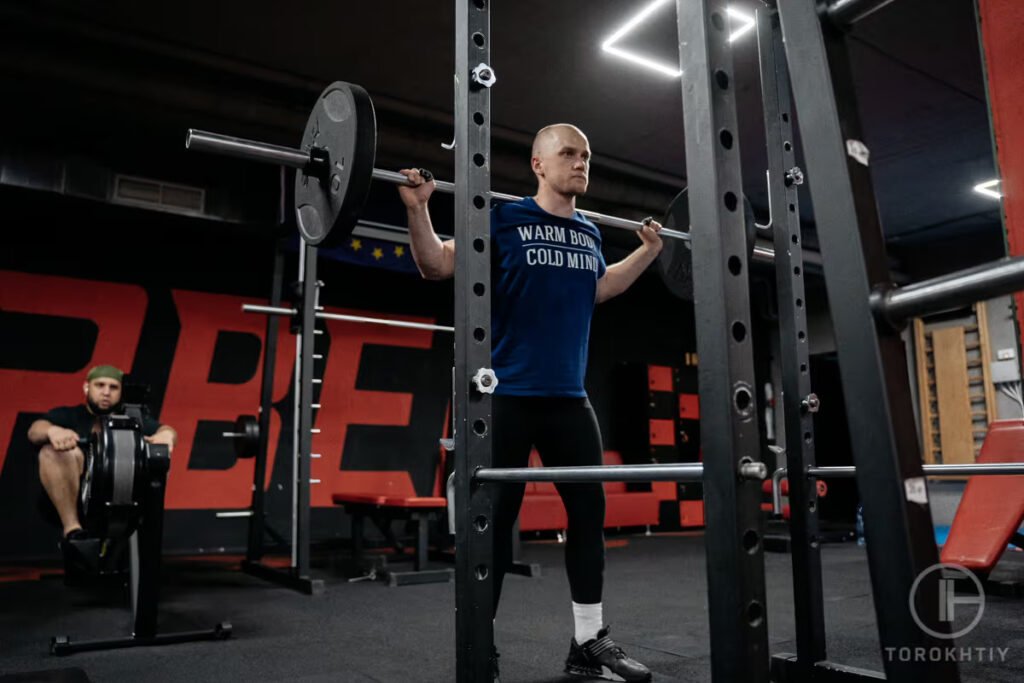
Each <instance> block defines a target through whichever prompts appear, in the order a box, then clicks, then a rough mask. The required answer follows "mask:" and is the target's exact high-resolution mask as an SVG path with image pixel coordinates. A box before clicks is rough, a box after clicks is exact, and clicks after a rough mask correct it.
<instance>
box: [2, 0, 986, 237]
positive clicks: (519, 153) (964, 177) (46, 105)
mask: <svg viewBox="0 0 1024 683" xmlns="http://www.w3.org/2000/svg"><path fill="white" fill-rule="evenodd" d="M649 3H650V0H586V1H584V0H574V1H572V2H570V1H568V0H559V1H554V0H495V1H494V2H492V5H491V17H492V44H491V49H492V59H493V63H492V66H493V67H494V69H495V72H496V74H497V77H498V81H497V84H496V85H495V87H494V88H493V89H492V123H493V128H492V146H493V165H492V186H493V188H494V189H495V190H498V191H507V192H512V193H519V194H525V193H529V192H530V190H531V183H530V180H531V178H530V174H529V168H528V163H527V154H528V152H527V149H528V147H527V145H528V144H529V141H530V139H531V135H532V132H533V131H534V130H536V129H537V128H538V127H540V126H542V125H545V124H548V123H552V122H556V121H570V122H574V123H576V124H578V125H579V126H580V127H581V128H583V129H584V130H585V131H586V132H587V134H588V135H589V137H590V141H591V145H592V147H593V149H594V153H595V161H594V166H593V170H592V176H593V178H592V193H591V196H590V197H588V198H587V199H586V200H584V201H583V202H582V203H581V205H582V206H586V207H588V208H594V209H596V210H614V212H615V213H618V214H620V215H624V216H631V217H632V216H638V217H639V216H643V215H647V214H655V215H657V214H659V213H660V211H661V210H662V209H659V207H664V206H667V204H668V201H669V200H670V199H671V198H672V196H674V194H675V192H676V191H677V190H678V189H679V188H680V187H681V186H683V185H685V177H684V176H685V165H684V164H685V161H684V150H683V121H682V105H681V95H680V85H679V80H678V79H677V78H672V77H668V76H666V75H663V74H661V73H657V72H655V71H652V70H649V69H645V68H643V67H640V66H637V65H634V64H631V63H629V62H626V61H623V60H621V59H619V58H616V57H614V56H612V55H610V54H608V53H607V52H603V51H602V49H601V43H602V42H603V41H604V40H605V39H606V38H607V37H608V36H609V35H611V34H612V33H613V32H614V31H615V30H616V29H617V28H619V27H620V26H621V25H622V24H624V23H625V22H626V21H627V20H629V19H630V18H631V17H632V16H634V15H635V14H636V13H637V12H638V11H640V10H641V9H643V8H644V7H645V6H647V5H648V4H649ZM757 6H760V5H759V3H757V2H756V1H755V0H736V3H735V5H734V7H736V8H738V9H740V10H743V11H745V12H747V13H748V14H753V10H754V8H755V7H757ZM453 10H454V8H453V2H451V0H447V1H445V2H439V1H436V0H426V1H420V2H411V1H405V0H401V1H399V2H339V1H336V2H317V3H304V2H278V1H276V0H246V1H242V0H220V1H216V2H210V1H209V0H205V1H200V0H177V1H175V2H160V3H156V2H131V1H129V0H103V1H100V0H92V1H86V2H83V1H82V0H34V2H32V3H30V4H29V3H21V2H0V26H2V28H0V39H2V40H0V43H2V46H0V78H2V81H0V82H3V83H4V91H5V97H4V99H5V100H6V103H5V105H4V109H5V110H6V112H5V113H4V114H3V117H4V119H5V122H6V125H7V126H8V130H10V127H12V126H16V127H20V128H23V129H25V128H27V129H31V128H40V127H45V128H46V129H47V135H48V136H49V137H50V138H52V139H53V140H54V141H56V140H61V139H70V138H71V137H74V138H75V141H76V142H75V143H71V144H70V146H72V147H74V146H76V144H77V143H78V142H81V143H82V144H83V145H85V146H86V147H89V146H90V145H91V148H90V149H80V150H78V151H79V152H80V153H85V154H89V153H92V154H100V153H102V152H101V151H100V149H98V148H99V147H100V146H101V144H100V141H102V146H104V147H106V148H107V154H108V156H109V155H111V154H113V153H112V152H111V151H110V149H109V148H110V147H112V146H115V147H116V146H117V145H118V144H119V143H123V144H131V145H133V146H136V147H137V146H139V145H140V144H145V145H146V146H147V147H151V149H153V150H163V151H166V152H167V153H168V154H169V155H178V156H180V157H182V158H184V155H185V153H184V151H183V149H182V148H183V144H182V143H183V139H184V130H185V128H187V127H189V126H195V127H200V128H202V127H206V128H209V129H212V130H217V131H219V132H224V133H228V134H235V135H240V136H247V137H257V138H262V139H266V140H268V141H272V142H277V143H280V144H288V145H292V146H294V145H297V144H298V141H299V137H300V135H301V130H302V126H303V123H304V120H305V116H306V113H305V112H307V111H308V108H309V106H310V105H311V104H312V101H313V98H315V96H316V94H317V93H318V92H319V91H320V90H321V89H322V87H323V86H324V85H326V84H327V83H328V82H330V81H333V80H345V81H350V82H353V83H358V84H360V85H362V86H363V87H365V88H366V89H367V90H368V91H369V93H370V95H371V96H372V97H373V99H374V103H375V106H376V108H377V117H378V136H379V142H378V153H377V165H378V166H380V167H383V168H397V167H400V166H402V165H405V164H408V165H414V164H415V165H419V166H426V167H428V168H432V169H433V170H435V172H436V173H437V175H438V176H439V177H441V178H450V177H451V173H452V171H451V165H452V160H451V154H450V153H449V152H447V151H445V150H444V149H442V148H441V144H442V143H446V142H450V141H451V137H452V126H453V122H452V113H451V112H452V99H453V76H452V74H453V71H454V57H453V53H454V47H453V36H454V28H453V14H454V11H453ZM675 42H676V36H675V12H674V8H673V3H666V4H665V5H664V6H663V7H662V8H660V9H659V10H657V11H656V12H654V13H653V14H652V15H651V17H650V18H649V19H648V20H646V21H645V22H643V23H642V24H640V25H639V26H638V27H637V28H636V29H635V30H633V31H631V32H630V33H629V34H628V35H626V36H625V37H623V38H622V39H621V40H620V41H619V45H620V46H621V47H622V48H625V49H628V50H630V51H634V52H636V53H639V54H643V55H646V56H649V57H651V58H652V59H658V60H660V61H663V62H668V63H673V64H674V63H675V62H676V60H677V55H676V45H675ZM851 56H852V60H853V65H854V69H855V72H856V74H857V83H856V87H857V94H858V97H859V104H860V107H861V112H862V117H863V123H864V128H865V138H866V140H865V141H866V143H867V145H868V147H869V148H870V150H871V165H872V169H873V174H874V181H875V191H876V194H877V197H878V202H879V208H880V211H881V215H882V220H883V224H884V227H885V232H886V235H887V238H888V239H889V242H890V246H897V245H900V246H906V247H909V248H913V247H914V246H916V245H920V244H923V243H934V242H935V241H937V240H939V241H947V242H948V241H950V240H954V241H955V242H961V243H963V242H964V241H970V242H976V241H978V240H982V241H985V242H986V243H992V244H995V245H1001V244H1002V232H1001V224H1000V214H999V202H998V201H997V200H995V199H993V198H991V197H988V196H985V195H982V194H979V193H977V192H975V191H973V189H972V188H973V187H974V185H976V184H978V183H981V182H984V181H987V180H990V179H992V178H994V177H995V166H994V162H993V154H992V143H991V138H990V134H989V119H988V110H987V105H986V98H985V85H984V77H983V74H982V69H981V59H980V51H979V47H978V34H977V25H976V20H975V16H974V2H973V0H898V1H897V2H894V3H892V4H890V5H888V6H886V7H884V8H883V9H882V10H880V11H879V12H877V13H876V14H875V15H874V16H871V17H868V18H866V19H864V20H863V21H861V22H859V23H858V24H857V25H856V27H855V28H854V31H853V34H852V46H851ZM734 59H735V62H736V69H735V73H736V81H737V90H738V94H739V97H738V103H739V106H740V108H741V109H740V127H741V136H740V142H741V146H742V154H743V162H744V182H745V186H746V192H747V194H748V196H749V197H750V199H751V201H752V202H753V204H754V206H755V208H756V209H757V211H758V214H759V218H760V219H761V220H765V219H766V218H767V210H768V202H767V195H766V192H765V186H764V168H765V166H766V160H765V153H764V133H763V124H762V121H761V112H760V92H759V84H758V79H757V46H756V37H755V35H754V33H753V32H750V33H747V34H746V35H744V36H741V37H739V38H737V40H736V41H735V42H734ZM122 135H123V136H124V137H123V138H122ZM87 141H88V142H87ZM797 149H798V150H799V143H798V146H797ZM191 158H192V159H193V163H194V157H191ZM172 165H173V164H172ZM152 173H153V174H154V175H156V174H157V173H158V171H156V170H153V171H152ZM168 179H169V180H174V178H168ZM810 182H813V179H810ZM806 187H807V186H806V185H805V186H804V195H805V196H804V197H803V198H802V202H801V206H802V207H803V209H804V218H805V219H806V220H807V221H811V219H812V213H811V208H810V198H809V195H807V193H806ZM997 255H998V254H997Z"/></svg>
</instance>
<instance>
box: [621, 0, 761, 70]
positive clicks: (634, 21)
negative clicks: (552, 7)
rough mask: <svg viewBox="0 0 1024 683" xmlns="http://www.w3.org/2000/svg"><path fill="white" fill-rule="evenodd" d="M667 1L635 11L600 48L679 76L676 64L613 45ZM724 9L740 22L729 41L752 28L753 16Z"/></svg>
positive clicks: (661, 0)
mask: <svg viewBox="0 0 1024 683" xmlns="http://www.w3.org/2000/svg"><path fill="white" fill-rule="evenodd" d="M668 2H669V0H654V2H652V3H650V4H649V5H647V6H646V7H644V8H643V9H642V10H640V11H639V12H637V13H636V14H635V15H634V16H633V17H632V18H630V19H629V21H627V22H626V23H625V24H623V25H622V26H620V27H619V28H618V29H616V30H615V32H614V33H612V34H611V35H610V36H608V37H607V38H605V41H604V42H603V43H601V49H602V50H604V51H605V52H607V53H609V54H612V55H615V56H616V57H619V58H621V59H625V60H627V61H630V62H633V63H634V64H639V65H640V66H643V67H646V68H648V69H651V70H652V71H657V72H658V73H660V74H663V75H665V76H668V77H670V78H679V77H680V76H681V75H682V74H683V72H682V71H680V70H679V66H678V65H672V64H667V63H665V62H659V61H657V60H654V59H651V58H649V57H644V56H642V55H638V54H636V53H634V52H629V51H627V50H623V49H622V48H621V47H617V46H616V45H615V44H616V43H617V42H619V41H620V40H622V38H624V37H625V36H626V35H628V34H629V33H630V32H631V31H632V30H633V29H635V28H636V27H637V26H639V25H640V24H642V23H643V22H644V20H646V19H647V18H648V17H650V16H651V15H652V14H654V12H656V11H657V10H658V9H659V8H661V7H662V6H663V5H665V4H667V3H668ZM725 11H726V13H727V14H728V15H729V16H730V17H731V18H733V19H735V20H737V21H739V22H741V23H740V25H739V26H738V27H736V29H735V30H734V31H733V32H732V34H731V35H730V36H729V42H730V43H731V42H732V41H734V40H736V39H737V38H739V37H740V36H742V35H743V34H745V33H747V32H748V31H750V29H752V28H754V18H753V17H752V16H750V15H749V14H744V13H743V12H741V11H739V10H736V9H733V8H732V7H727V8H726V10H725ZM733 23H734V22H730V26H731V25H732V24H733Z"/></svg>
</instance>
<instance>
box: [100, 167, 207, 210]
mask: <svg viewBox="0 0 1024 683" xmlns="http://www.w3.org/2000/svg"><path fill="white" fill-rule="evenodd" d="M205 200H206V193H205V191H204V190H202V189H200V188H198V187H189V186H187V185H174V184H171V183H164V182H160V181H159V180H150V179H148V178H137V177H133V176H124V175H119V176H117V178H116V181H115V183H114V197H113V201H115V202H117V203H118V204H131V205H133V206H144V207H148V208H150V209H155V210H157V211H171V212H173V213H186V214H190V215H197V214H202V213H203V207H204V205H205Z"/></svg>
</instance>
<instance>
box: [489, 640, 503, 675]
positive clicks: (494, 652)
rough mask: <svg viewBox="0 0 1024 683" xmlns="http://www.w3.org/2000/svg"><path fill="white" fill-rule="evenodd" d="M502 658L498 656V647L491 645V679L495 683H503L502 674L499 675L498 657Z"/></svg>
mask: <svg viewBox="0 0 1024 683" xmlns="http://www.w3.org/2000/svg"><path fill="white" fill-rule="evenodd" d="M500 656H501V655H499V654H498V647H497V646H496V645H491V678H492V679H493V680H494V683H501V674H500V673H498V657H500Z"/></svg>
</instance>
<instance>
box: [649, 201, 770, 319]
mask: <svg viewBox="0 0 1024 683" xmlns="http://www.w3.org/2000/svg"><path fill="white" fill-rule="evenodd" d="M743 217H744V222H745V227H746V235H747V258H748V259H749V258H750V257H751V256H752V255H753V253H754V243H755V240H756V238H757V224H756V222H755V220H754V207H753V206H751V204H750V200H749V199H747V196H746V195H743ZM661 224H662V226H664V227H666V228H671V229H672V230H678V231H680V232H686V233H688V232H690V200H689V197H688V195H687V193H686V188H685V187H684V188H683V189H682V191H680V192H679V194H677V195H676V197H675V199H673V200H672V203H671V204H669V206H668V210H667V211H666V212H665V217H664V218H662V220H661ZM663 243H664V247H663V248H662V250H661V254H660V255H659V256H658V274H659V275H661V279H662V282H664V283H665V286H666V287H667V288H668V290H669V291H670V292H671V293H672V294H674V295H675V296H677V297H679V298H680V299H684V300H686V301H693V262H692V260H691V256H692V251H691V246H690V242H689V241H688V240H681V239H676V238H673V237H666V238H665V239H664V240H663Z"/></svg>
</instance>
